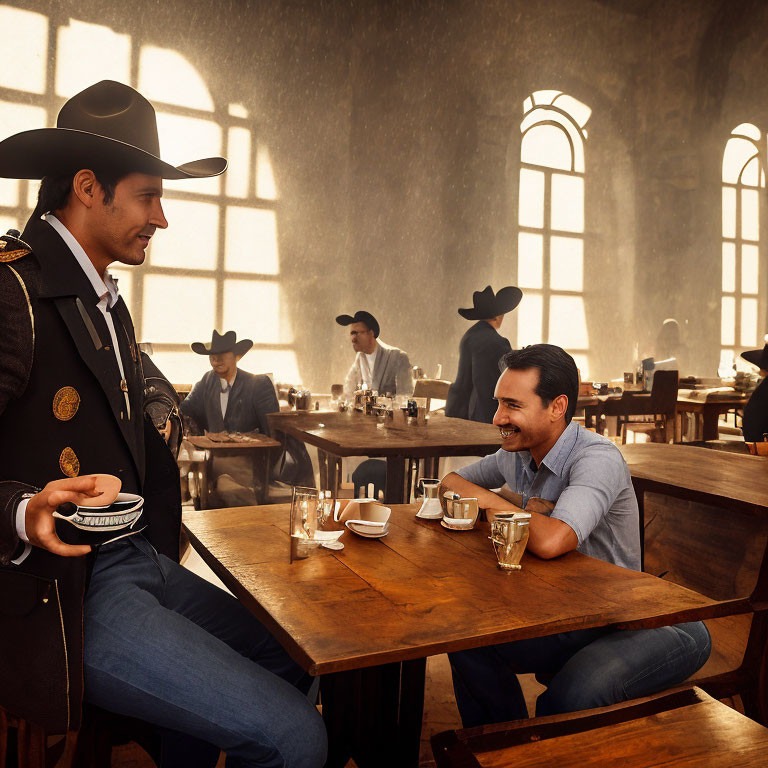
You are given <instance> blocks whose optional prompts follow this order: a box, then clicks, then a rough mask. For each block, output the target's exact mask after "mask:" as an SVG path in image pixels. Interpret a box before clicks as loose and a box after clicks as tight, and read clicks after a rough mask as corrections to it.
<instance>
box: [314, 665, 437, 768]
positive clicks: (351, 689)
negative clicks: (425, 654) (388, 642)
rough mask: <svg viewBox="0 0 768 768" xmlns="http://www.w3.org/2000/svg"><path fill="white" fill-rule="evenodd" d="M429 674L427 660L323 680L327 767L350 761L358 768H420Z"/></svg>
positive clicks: (355, 672)
mask: <svg viewBox="0 0 768 768" xmlns="http://www.w3.org/2000/svg"><path fill="white" fill-rule="evenodd" d="M425 672H426V659H415V660H413V661H405V662H402V663H393V664H383V665H381V666H378V667H367V668H365V669H360V670H352V671H350V672H337V673H335V674H331V675H324V676H323V677H322V678H321V679H320V691H321V701H322V705H323V720H324V721H325V726H326V730H327V732H328V760H327V762H326V768H342V766H344V765H346V763H347V761H348V760H349V758H350V757H351V758H353V759H354V760H355V763H356V764H357V765H358V766H359V768H394V766H397V768H416V766H418V763H419V746H420V740H421V723H422V717H423V713H424V679H425Z"/></svg>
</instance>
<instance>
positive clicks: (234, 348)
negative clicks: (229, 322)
mask: <svg viewBox="0 0 768 768" xmlns="http://www.w3.org/2000/svg"><path fill="white" fill-rule="evenodd" d="M189 346H190V347H192V351H193V352H196V353H197V354H198V355H220V354H222V353H223V352H234V353H235V354H236V355H244V354H245V353H246V352H247V351H248V350H249V349H250V348H251V347H252V346H253V342H252V341H251V340H250V339H242V340H240V341H237V334H236V333H235V332H234V331H227V332H226V333H223V334H222V333H218V331H214V332H213V335H212V336H211V345H210V346H209V347H206V346H205V344H204V343H203V342H202V341H194V342H192V344H190V345H189Z"/></svg>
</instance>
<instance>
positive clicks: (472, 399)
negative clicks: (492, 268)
mask: <svg viewBox="0 0 768 768" xmlns="http://www.w3.org/2000/svg"><path fill="white" fill-rule="evenodd" d="M522 297H523V292H522V291H521V290H520V289H519V288H515V287H514V286H511V285H510V286H507V287H506V288H502V289H501V290H500V291H499V292H498V293H496V294H494V292H493V289H492V288H491V286H490V285H488V286H486V287H485V288H484V289H483V290H482V291H475V292H474V294H473V295H472V304H473V306H472V307H470V308H468V309H460V310H459V314H460V315H461V316H462V317H464V318H466V319H467V320H476V321H477V322H475V324H474V325H473V326H472V327H471V328H469V330H468V331H467V332H466V333H465V334H464V335H463V336H462V337H461V341H460V342H459V369H458V372H457V373H456V380H455V381H454V382H453V384H451V388H450V389H449V390H448V398H447V400H446V401H445V415H446V416H454V417H457V418H459V419H470V420H471V421H484V422H487V423H488V424H490V423H491V422H492V421H493V414H494V413H495V412H496V401H495V400H494V399H493V388H494V387H495V386H496V380H497V379H498V378H499V361H500V360H501V358H502V356H503V355H505V354H506V353H507V352H509V351H510V350H511V349H512V347H511V346H510V344H509V341H507V339H506V338H504V336H502V335H501V334H500V333H499V328H501V324H502V322H503V321H504V315H506V314H507V312H511V311H512V310H513V309H514V308H515V307H516V306H517V305H518V304H519V303H520V299H522Z"/></svg>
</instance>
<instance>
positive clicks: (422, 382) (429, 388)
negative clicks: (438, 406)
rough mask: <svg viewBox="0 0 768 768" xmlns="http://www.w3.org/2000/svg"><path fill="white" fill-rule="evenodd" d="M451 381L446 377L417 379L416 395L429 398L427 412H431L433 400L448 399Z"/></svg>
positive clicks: (414, 388) (414, 390) (415, 385)
mask: <svg viewBox="0 0 768 768" xmlns="http://www.w3.org/2000/svg"><path fill="white" fill-rule="evenodd" d="M450 388H451V382H450V381H446V380H445V379H416V381H415V382H414V385H413V396H414V397H426V398H427V413H429V412H430V410H432V409H431V405H432V400H447V399H448V390H449V389H450Z"/></svg>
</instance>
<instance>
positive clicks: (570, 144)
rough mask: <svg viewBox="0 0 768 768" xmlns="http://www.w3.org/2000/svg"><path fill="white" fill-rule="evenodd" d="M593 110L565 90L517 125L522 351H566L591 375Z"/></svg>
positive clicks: (533, 106)
mask: <svg viewBox="0 0 768 768" xmlns="http://www.w3.org/2000/svg"><path fill="white" fill-rule="evenodd" d="M591 113H592V110H591V109H590V108H589V107H588V106H586V105H585V104H582V102H580V101H577V100H576V99H574V98H573V97H572V96H568V95H567V94H565V93H562V92H560V91H536V92H535V93H533V94H532V95H531V96H529V97H528V98H527V99H526V100H525V102H524V105H523V120H522V123H521V124H520V131H521V132H522V135H523V136H522V143H521V148H520V161H521V162H520V194H519V207H518V225H519V231H518V240H517V285H518V286H520V288H522V289H523V293H524V296H523V301H522V302H521V304H520V306H519V308H518V310H517V323H518V326H517V344H518V346H524V345H526V344H535V343H538V342H548V343H551V344H557V345H559V346H561V347H564V348H565V349H567V350H568V351H569V352H570V353H571V354H572V355H573V357H574V359H575V360H576V364H577V365H578V366H579V369H580V371H581V375H582V376H583V377H586V376H588V359H587V354H588V350H589V338H588V333H587V321H586V315H585V311H584V297H583V291H584V142H585V140H586V138H587V131H586V130H585V128H584V126H585V125H586V124H587V121H588V120H589V117H590V115H591Z"/></svg>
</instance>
